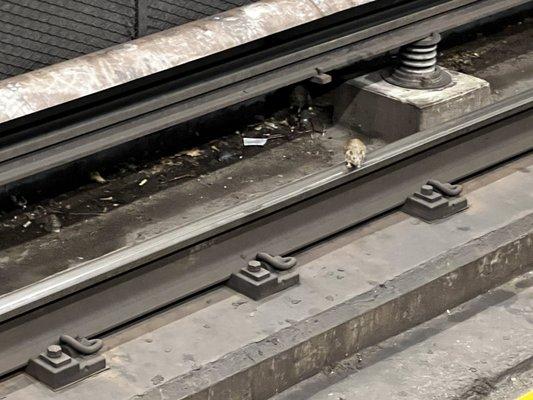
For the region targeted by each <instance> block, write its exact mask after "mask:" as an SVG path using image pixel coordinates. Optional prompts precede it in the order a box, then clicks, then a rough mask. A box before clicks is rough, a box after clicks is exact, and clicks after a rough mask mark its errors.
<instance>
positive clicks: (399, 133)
mask: <svg viewBox="0 0 533 400" xmlns="http://www.w3.org/2000/svg"><path fill="white" fill-rule="evenodd" d="M449 72H450V73H451V74H452V78H453V82H454V83H453V85H451V86H449V87H446V88H444V89H440V90H416V89H405V88H402V87H398V86H394V85H392V84H390V83H388V82H386V81H384V80H383V79H382V77H381V71H376V72H372V73H369V74H366V75H363V76H360V77H357V78H354V79H352V80H350V81H348V82H346V83H345V84H344V85H342V86H341V88H340V89H339V90H338V92H337V98H336V101H335V120H336V121H337V123H339V124H341V125H343V126H344V127H346V128H348V129H351V130H353V131H355V132H357V133H361V134H364V135H366V136H370V137H376V138H380V139H383V140H385V141H386V142H392V141H395V140H398V139H401V138H403V137H405V136H408V135H410V134H412V133H415V132H419V131H421V130H425V129H428V128H432V127H434V126H437V125H439V124H441V123H443V122H445V121H448V120H451V119H454V118H456V117H458V116H461V115H464V114H466V113H468V112H471V111H474V110H477V109H479V108H481V107H484V106H486V105H488V104H489V103H490V102H491V92H490V85H489V83H488V82H486V81H484V80H482V79H479V78H476V77H473V76H470V75H465V74H461V73H459V72H455V71H449Z"/></svg>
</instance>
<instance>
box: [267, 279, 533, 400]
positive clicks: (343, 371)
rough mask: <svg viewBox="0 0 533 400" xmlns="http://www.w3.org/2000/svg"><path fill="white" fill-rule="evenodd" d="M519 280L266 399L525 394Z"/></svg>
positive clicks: (528, 319) (531, 330)
mask: <svg viewBox="0 0 533 400" xmlns="http://www.w3.org/2000/svg"><path fill="white" fill-rule="evenodd" d="M527 382H529V384H531V383H533V273H531V272H530V273H527V274H525V275H523V276H521V277H519V278H517V279H515V280H514V281H512V282H510V283H508V284H506V285H503V286H501V287H499V288H497V289H495V290H492V291H491V292H490V293H488V294H486V295H483V296H480V297H478V298H476V299H474V300H471V301H469V302H468V303H465V304H464V305H461V306H459V307H457V308H455V309H452V310H449V311H448V312H447V313H445V314H443V315H441V316H439V317H437V318H434V319H433V320H431V321H428V322H426V323H424V324H422V325H420V326H418V327H416V328H413V329H411V330H409V331H407V332H405V333H403V334H401V335H398V336H396V337H393V338H391V339H389V340H387V341H385V342H383V343H381V344H379V345H378V346H376V347H373V348H371V349H368V350H366V351H363V352H361V353H360V354H358V355H357V356H355V357H352V358H350V359H347V360H344V361H343V362H342V363H340V364H338V365H336V366H334V367H333V368H332V369H329V370H325V371H324V372H322V373H321V374H319V375H317V376H315V377H313V378H311V379H309V380H308V381H306V382H302V383H301V384H300V385H297V386H296V387H294V388H291V389H289V390H287V391H286V392H284V393H282V394H280V395H279V396H276V397H274V398H273V399H272V400H289V399H290V400H357V399H361V400H363V399H364V400H374V399H376V400H377V399H384V398H385V399H391V400H394V399H398V400H404V399H411V400H433V399H435V400H436V399H439V400H440V399H478V398H486V397H487V398H489V399H507V400H514V399H518V397H519V396H520V395H523V394H525V393H527V392H528V389H533V386H530V387H528V386H527Z"/></svg>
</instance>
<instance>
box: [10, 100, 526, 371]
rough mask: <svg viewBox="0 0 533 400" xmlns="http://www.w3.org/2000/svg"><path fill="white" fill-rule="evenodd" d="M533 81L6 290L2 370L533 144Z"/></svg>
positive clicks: (151, 309) (91, 334)
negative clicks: (350, 166) (350, 167)
mask: <svg viewBox="0 0 533 400" xmlns="http://www.w3.org/2000/svg"><path fill="white" fill-rule="evenodd" d="M532 105H533V90H529V91H528V92H525V93H523V94H521V95H518V96H515V97H513V98H512V99H509V100H506V101H502V102H499V103H496V104H493V105H491V106H489V107H486V108H484V109H482V110H479V111H476V112H474V113H472V114H469V115H467V116H464V117H461V118H459V119H457V120H454V121H450V122H448V123H446V124H444V125H442V126H440V127H438V128H436V129H433V130H428V131H424V132H420V133H418V134H415V135H412V136H410V137H407V138H405V139H403V140H400V141H398V142H396V143H393V144H391V145H388V146H385V147H384V148H382V149H380V150H378V151H376V152H375V153H373V154H371V155H370V158H369V160H368V161H367V162H366V163H365V165H364V166H363V167H362V168H361V169H358V170H355V171H351V172H349V171H347V170H346V168H345V167H344V166H342V165H339V166H336V167H333V168H331V169H328V170H326V171H323V172H320V173H317V174H315V175H312V176H309V177H306V178H304V179H302V180H300V181H297V182H295V183H292V184H289V185H287V186H284V187H282V188H280V189H278V190H276V191H274V192H272V193H269V194H268V195H265V196H263V197H260V198H258V199H255V200H252V201H249V202H247V203H245V204H242V205H239V206H236V207H233V208H231V209H228V210H226V211H223V212H220V213H217V214H215V215H212V216H210V217H207V218H205V219H203V220H200V221H197V222H195V223H192V224H190V225H189V226H186V227H183V228H180V229H177V230H175V231H172V232H168V233H166V234H163V235H160V236H159V237H156V238H153V239H150V240H148V241H146V242H144V243H141V244H138V245H135V246H133V247H129V248H125V249H121V250H118V251H116V252H114V253H110V254H108V255H106V256H104V257H101V258H99V259H96V260H93V261H90V262H87V263H85V264H82V265H80V266H78V267H76V268H72V269H69V270H66V271H64V272H62V273H59V274H57V275H54V276H52V277H50V278H48V279H45V280H43V281H40V282H38V283H36V284H34V285H30V286H28V287H26V288H22V289H20V290H17V291H15V292H12V293H10V294H7V295H4V296H2V297H0V320H1V321H3V322H2V323H1V324H0V374H3V373H7V372H9V371H12V370H14V369H17V368H19V367H21V366H23V365H24V364H25V363H26V362H27V360H28V359H29V358H30V357H32V356H34V355H35V354H38V353H39V352H40V351H42V349H44V348H45V346H46V345H48V344H50V343H52V342H54V341H55V340H57V338H58V337H59V335H61V334H69V335H71V336H72V335H73V336H76V335H80V336H93V335H97V334H100V333H102V332H105V331H107V330H109V329H112V328H114V327H117V326H119V325H121V324H124V323H126V322H128V321H130V320H132V319H135V318H137V317H139V316H142V315H144V314H146V313H149V312H151V311H154V310H157V309H159V308H161V307H163V306H165V305H168V304H170V303H172V302H175V301H177V300H179V299H181V298H183V297H185V296H188V295H191V294H194V293H196V292H198V291H199V290H202V289H205V288H207V287H210V286H212V285H215V284H217V283H221V282H224V281H225V280H226V279H227V278H228V277H229V276H230V275H231V273H233V272H235V271H237V270H238V269H239V268H241V267H242V264H243V262H244V261H243V260H246V259H250V258H252V257H253V256H254V255H255V254H256V253H257V252H258V251H267V252H271V253H276V254H290V253H293V252H295V251H297V250H298V249H301V248H303V247H305V246H308V245H310V244H312V243H315V242H317V241H318V240H321V239H324V238H326V237H328V236H331V235H333V234H335V233H337V232H339V231H342V230H344V229H347V228H349V227H352V226H354V225H356V224H358V223H360V222H362V221H365V220H367V219H369V218H372V217H374V216H376V215H379V214H381V213H383V212H385V211H387V210H390V209H392V208H394V207H397V206H399V205H400V204H402V203H403V201H404V200H405V197H406V196H407V195H409V194H410V193H412V192H413V191H415V190H416V189H418V188H419V186H420V185H421V184H422V183H424V182H425V181H426V180H427V179H428V178H436V179H441V180H446V181H455V180H458V179H461V178H463V177H465V176H468V175H471V174H473V173H476V172H478V171H480V170H483V169H485V168H487V167H490V166H493V165H496V164H498V163H500V162H502V161H504V160H507V159H509V158H511V157H514V156H517V155H519V154H522V153H524V152H528V151H531V150H532V149H533V110H532Z"/></svg>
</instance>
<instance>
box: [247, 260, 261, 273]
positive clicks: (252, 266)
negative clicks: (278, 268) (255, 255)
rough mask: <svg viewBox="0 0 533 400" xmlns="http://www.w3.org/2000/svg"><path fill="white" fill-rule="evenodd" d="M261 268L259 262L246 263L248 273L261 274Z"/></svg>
mask: <svg viewBox="0 0 533 400" xmlns="http://www.w3.org/2000/svg"><path fill="white" fill-rule="evenodd" d="M262 268H263V266H262V265H261V262H259V261H257V260H252V261H248V271H250V272H261V269H262Z"/></svg>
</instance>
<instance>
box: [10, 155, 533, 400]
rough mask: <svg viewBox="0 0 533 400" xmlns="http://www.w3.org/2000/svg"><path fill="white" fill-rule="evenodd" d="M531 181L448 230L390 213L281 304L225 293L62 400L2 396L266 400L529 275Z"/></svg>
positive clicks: (167, 316) (168, 319) (190, 306)
mask: <svg viewBox="0 0 533 400" xmlns="http://www.w3.org/2000/svg"><path fill="white" fill-rule="evenodd" d="M532 172H533V156H529V157H525V158H523V159H521V160H519V161H515V162H514V163H511V164H509V165H507V166H506V167H504V168H501V169H498V170H496V171H493V172H491V173H490V174H488V175H487V176H483V177H481V178H478V179H476V180H474V181H472V182H471V183H469V184H467V185H466V190H467V195H468V198H469V199H470V201H471V207H470V208H469V209H468V210H467V211H466V212H464V213H461V214H458V215H456V216H455V217H453V218H450V219H448V220H445V221H442V222H441V223H438V224H425V223H421V222H420V221H418V220H416V219H413V218H408V217H407V216H405V215H404V214H401V213H395V214H392V215H389V216H387V217H384V218H381V219H379V220H377V221H374V222H373V223H371V224H369V225H368V226H366V227H363V228H359V229H355V230H353V231H350V232H347V233H345V234H343V235H340V236H339V237H337V238H335V239H334V240H330V241H327V242H325V243H323V244H322V245H319V246H317V247H315V248H312V249H310V250H308V251H306V252H304V253H302V254H300V255H299V259H300V262H301V285H300V286H298V287H295V288H291V289H290V290H287V291H285V292H283V293H281V294H279V295H276V296H272V297H270V298H268V299H265V300H263V301H260V302H253V301H251V300H249V299H246V298H244V297H243V296H241V295H239V294H237V293H234V292H231V291H230V290H229V289H220V290H216V291H214V292H212V293H208V294H205V295H204V296H202V297H200V298H198V299H196V300H193V301H191V302H189V303H186V304H184V305H181V306H178V307H174V308H172V309H170V310H168V311H167V312H165V313H163V314H161V315H157V316H154V317H152V318H149V319H146V320H144V321H141V322H139V323H138V324H136V325H134V326H130V327H129V328H128V329H126V330H124V331H122V332H118V333H115V334H113V335H111V336H110V337H108V338H106V351H105V354H106V357H107V359H108V364H109V366H110V369H109V370H107V371H105V372H103V373H100V374H98V375H97V376H94V377H92V378H90V379H88V380H86V381H84V382H81V383H79V384H76V385H74V386H72V387H70V388H67V389H65V390H63V391H60V392H58V393H53V392H51V391H50V390H49V389H47V388H46V387H44V386H43V385H41V384H40V383H38V382H35V381H34V380H32V379H31V378H30V377H28V376H26V375H24V374H19V375H16V376H13V377H11V378H10V379H9V380H7V381H4V382H2V383H0V396H4V397H5V398H6V399H9V400H22V399H24V400H26V399H32V398H39V399H44V400H46V399H60V400H67V399H69V400H70V399H76V400H84V399H90V398H94V393H95V392H98V393H99V398H100V400H107V399H113V400H117V399H132V398H135V399H178V398H187V399H207V398H210V399H252V398H253V399H256V400H257V399H266V398H267V397H269V396H271V395H272V394H274V392H275V391H277V390H279V391H281V390H283V389H285V388H287V387H288V386H290V385H292V384H294V383H297V382H298V381H301V380H303V379H306V378H308V377H310V376H312V375H314V374H316V373H317V372H319V371H320V369H322V368H324V367H327V366H328V365H330V364H333V363H335V362H336V361H339V360H340V359H343V358H344V357H346V356H349V355H350V354H353V353H354V352H357V351H359V349H361V348H365V347H367V346H369V345H373V344H375V341H379V340H381V339H385V338H387V337H388V336H390V335H393V334H396V333H399V332H400V331H401V330H403V329H408V328H410V327H411V326H413V325H416V324H418V323H420V322H423V321H425V320H426V319H428V318H431V317H433V316H434V315H437V314H439V313H440V312H442V311H444V310H445V308H444V309H442V307H447V306H448V305H456V304H458V303H460V302H462V301H464V300H467V299H468V298H469V296H470V297H471V296H472V295H476V294H478V292H484V291H485V290H487V289H488V288H490V287H491V286H493V285H494V284H499V283H500V281H501V280H502V279H504V280H505V279H507V277H510V276H512V275H513V274H518V273H521V271H523V269H524V268H530V267H531V257H532V256H531V255H528V254H529V253H530V252H531V250H532V246H531V241H532V240H531V236H530V235H528V232H530V231H531V229H532V227H533V193H531V190H530V188H531V187H532V186H533V174H532ZM509 193H512V196H509ZM495 209H497V210H498V212H494V211H493V210H495ZM530 233H531V232H530ZM524 235H525V236H524ZM399 249H401V250H399ZM524 257H525V258H524ZM528 260H529V261H528ZM391 307H392V308H391ZM354 330H355V331H354ZM249 373H251V374H253V375H249ZM287 385H288V386H287ZM273 391H274V392H273ZM195 394H196V395H195ZM209 396H210V397H209Z"/></svg>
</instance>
